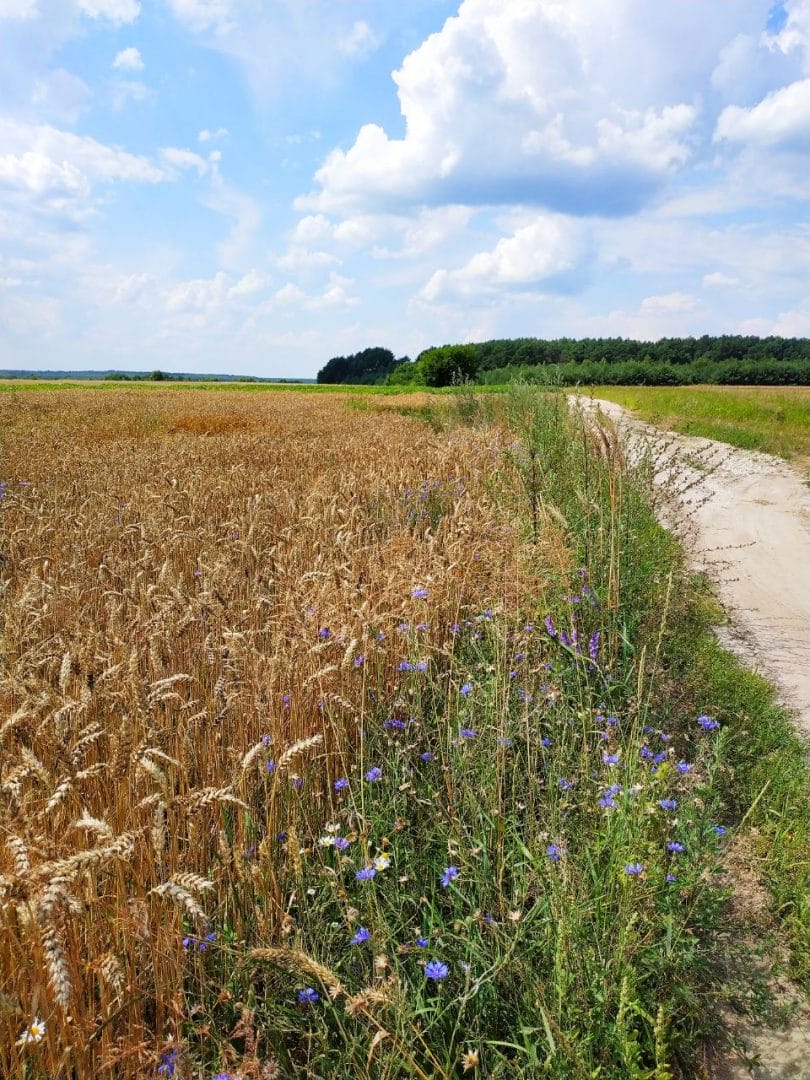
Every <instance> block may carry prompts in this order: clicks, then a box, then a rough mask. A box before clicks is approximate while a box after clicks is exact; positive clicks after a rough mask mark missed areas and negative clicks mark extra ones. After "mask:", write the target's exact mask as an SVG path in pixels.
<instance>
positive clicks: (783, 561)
mask: <svg viewBox="0 0 810 1080" xmlns="http://www.w3.org/2000/svg"><path fill="white" fill-rule="evenodd" d="M578 400H579V401H580V402H581V403H582V405H583V406H584V407H585V408H587V409H592V408H595V407H597V406H598V408H599V409H601V411H602V412H603V413H605V415H607V416H609V417H610V418H611V419H612V420H613V421H614V422H616V423H617V425H618V426H619V428H620V429H621V430H622V431H623V432H624V434H625V439H626V441H627V442H628V444H629V446H630V447H631V449H632V446H633V443H634V442H635V443H636V445H638V442H639V440H640V439H645V440H649V441H650V442H651V443H652V445H653V447H654V450H655V452H656V454H657V456H658V461H659V465H658V468H657V477H658V482H659V483H662V484H664V483H666V484H668V485H671V484H673V483H674V484H675V485H676V487H677V488H678V489H679V490H680V492H681V494H680V501H681V506H682V508H683V509H684V511H685V514H686V520H687V522H688V528H689V537H688V544H687V550H688V552H689V554H690V556H691V558H692V560H693V563H694V565H696V566H697V567H698V568H700V569H702V570H705V571H706V573H707V574H708V575H709V577H710V578H711V579H712V580H713V581H714V582H715V583H716V585H717V589H718V596H719V599H720V601H721V602H722V604H723V606H724V607H725V609H726V612H727V614H728V617H729V626H728V627H724V628H723V630H722V631H721V637H722V640H723V643H724V644H727V645H728V647H729V648H731V649H733V650H734V652H736V653H737V654H738V655H739V656H740V657H741V658H742V659H743V660H744V661H745V663H746V666H748V667H750V668H753V669H754V670H756V671H759V672H760V673H761V674H762V675H764V676H766V677H767V678H768V679H770V680H771V681H772V682H773V683H775V684H776V686H777V688H778V690H779V692H780V696H781V698H782V700H783V701H784V702H785V704H787V705H789V706H790V707H791V708H793V709H795V710H796V722H797V726H798V727H800V728H801V729H802V730H803V731H804V732H806V733H807V734H810V487H808V486H807V484H805V483H804V482H803V481H802V479H801V477H800V476H799V474H798V473H797V472H795V470H793V469H792V468H791V467H790V466H789V465H788V464H787V463H786V462H784V461H781V460H780V459H779V458H775V457H772V456H771V455H770V454H762V453H758V452H756V451H751V450H738V449H736V448H735V447H732V446H727V445H726V444H725V443H719V442H714V441H712V440H711V439H700V438H694V437H692V436H689V435H677V434H674V433H671V432H661V431H660V430H658V429H657V428H654V427H652V426H651V425H649V424H645V423H642V422H641V421H639V420H634V419H632V418H631V417H630V415H629V414H628V413H627V411H626V410H625V409H623V408H622V407H621V406H620V405H616V404H614V403H613V402H611V401H601V400H599V401H591V399H588V398H579V399H578ZM807 1069H808V1073H807V1075H808V1077H810V1061H809V1062H808V1065H807Z"/></svg>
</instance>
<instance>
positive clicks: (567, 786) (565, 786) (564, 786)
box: [557, 776, 574, 791]
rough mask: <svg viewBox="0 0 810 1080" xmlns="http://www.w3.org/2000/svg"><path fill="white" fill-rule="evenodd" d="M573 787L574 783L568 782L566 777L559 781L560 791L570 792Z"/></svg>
mask: <svg viewBox="0 0 810 1080" xmlns="http://www.w3.org/2000/svg"><path fill="white" fill-rule="evenodd" d="M573 786H574V784H573V782H572V781H571V780H566V779H565V777H564V776H561V777H560V779H559V780H558V781H557V787H558V788H559V789H560V791H570V790H571V788H572V787H573Z"/></svg>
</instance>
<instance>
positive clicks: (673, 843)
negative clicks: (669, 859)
mask: <svg viewBox="0 0 810 1080" xmlns="http://www.w3.org/2000/svg"><path fill="white" fill-rule="evenodd" d="M667 851H671V852H672V854H673V855H680V854H681V852H682V851H686V847H685V845H684V844H682V843H681V842H680V840H670V842H669V843H668V844H667Z"/></svg>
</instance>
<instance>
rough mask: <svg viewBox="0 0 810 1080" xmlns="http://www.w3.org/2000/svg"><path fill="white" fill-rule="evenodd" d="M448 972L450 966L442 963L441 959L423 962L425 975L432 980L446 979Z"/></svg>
mask: <svg viewBox="0 0 810 1080" xmlns="http://www.w3.org/2000/svg"><path fill="white" fill-rule="evenodd" d="M449 974H450V968H449V967H448V966H447V964H443V963H442V962H441V960H429V961H428V963H427V964H425V977H426V978H428V979H432V980H433V982H441V981H442V979H446V978H447V976H448V975H449Z"/></svg>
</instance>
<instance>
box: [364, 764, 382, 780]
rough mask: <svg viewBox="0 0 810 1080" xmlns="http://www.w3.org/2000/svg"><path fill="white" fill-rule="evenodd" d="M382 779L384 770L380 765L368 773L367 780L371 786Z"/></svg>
mask: <svg viewBox="0 0 810 1080" xmlns="http://www.w3.org/2000/svg"><path fill="white" fill-rule="evenodd" d="M381 778H382V769H381V768H380V767H379V766H378V765H375V766H374V767H373V768H371V769H369V770H368V772H367V773H366V780H368V782H369V783H370V784H373V783H374V781H375V780H380V779H381Z"/></svg>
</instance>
